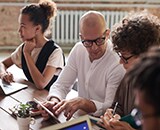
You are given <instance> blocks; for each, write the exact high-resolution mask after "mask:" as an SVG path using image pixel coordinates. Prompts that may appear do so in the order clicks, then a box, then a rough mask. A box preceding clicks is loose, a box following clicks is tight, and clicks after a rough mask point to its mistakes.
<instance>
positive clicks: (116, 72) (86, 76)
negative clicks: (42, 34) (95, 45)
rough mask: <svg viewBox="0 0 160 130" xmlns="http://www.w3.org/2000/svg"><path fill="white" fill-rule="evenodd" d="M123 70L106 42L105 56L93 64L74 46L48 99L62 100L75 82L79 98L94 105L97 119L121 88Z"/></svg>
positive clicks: (81, 50) (80, 46) (110, 44)
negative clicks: (76, 81) (56, 98)
mask: <svg viewBox="0 0 160 130" xmlns="http://www.w3.org/2000/svg"><path fill="white" fill-rule="evenodd" d="M124 74H125V70H124V68H123V66H122V65H120V64H119V57H118V55H117V54H116V53H115V52H114V51H113V49H112V43H110V41H108V45H107V50H106V52H105V54H104V55H103V56H102V57H101V58H100V59H97V60H94V61H93V62H91V61H90V59H89V55H88V52H87V50H86V48H85V47H84V46H83V44H82V43H81V42H79V43H76V45H75V46H74V47H73V49H72V51H71V52H70V54H69V57H68V62H67V65H66V66H65V68H64V70H62V72H61V74H60V76H59V78H58V80H57V81H56V82H55V83H54V84H53V85H52V86H51V88H50V92H49V96H48V98H49V97H50V96H56V97H58V98H59V99H64V98H65V97H66V95H67V94H68V92H69V91H70V90H71V88H72V86H73V84H74V82H75V80H76V79H78V96H80V97H83V98H86V99H89V100H91V101H93V102H94V103H95V105H96V108H97V111H96V112H95V113H94V114H95V115H97V116H99V115H101V114H103V113H104V112H105V111H106V109H107V108H109V107H110V106H111V104H112V102H113V99H114V96H115V92H116V90H117V87H118V86H119V84H120V81H121V80H122V78H123V76H124Z"/></svg>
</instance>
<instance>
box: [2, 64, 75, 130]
mask: <svg viewBox="0 0 160 130" xmlns="http://www.w3.org/2000/svg"><path fill="white" fill-rule="evenodd" d="M13 69H14V71H13V72H12V70H13ZM15 69H16V70H15ZM9 71H11V72H12V73H13V75H17V74H18V76H17V77H16V81H17V82H21V83H24V84H27V85H28V88H26V89H23V90H21V91H18V92H16V93H14V94H11V95H9V96H4V95H0V130H18V124H17V120H16V119H15V118H13V117H12V116H11V112H10V110H9V108H11V107H13V106H14V105H16V104H19V103H20V102H23V103H26V102H27V101H31V100H33V98H37V99H39V100H40V101H43V100H45V99H46V97H47V95H48V91H47V90H38V89H36V88H35V86H34V85H33V84H31V83H29V82H28V81H26V80H24V79H20V78H21V77H22V76H23V77H24V75H23V72H22V71H21V70H20V69H18V68H16V67H15V66H13V67H12V68H11V69H10V70H9ZM15 73H16V74H15ZM75 96H77V92H76V91H74V90H72V91H71V92H70V93H69V94H68V96H67V98H68V99H70V98H73V97H75ZM35 119H36V123H35V124H34V125H31V129H32V130H39V129H41V128H43V127H46V126H50V125H53V124H54V123H53V122H52V121H51V120H49V121H43V118H42V117H41V116H39V117H35ZM59 119H60V120H63V122H64V120H65V118H64V117H63V114H61V115H60V116H59Z"/></svg>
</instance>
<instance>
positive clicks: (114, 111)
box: [113, 102, 118, 115]
mask: <svg viewBox="0 0 160 130" xmlns="http://www.w3.org/2000/svg"><path fill="white" fill-rule="evenodd" d="M117 106H118V102H116V104H115V106H114V109H113V115H115V113H116V109H117Z"/></svg>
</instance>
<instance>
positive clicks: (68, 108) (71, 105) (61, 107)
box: [41, 97, 95, 120]
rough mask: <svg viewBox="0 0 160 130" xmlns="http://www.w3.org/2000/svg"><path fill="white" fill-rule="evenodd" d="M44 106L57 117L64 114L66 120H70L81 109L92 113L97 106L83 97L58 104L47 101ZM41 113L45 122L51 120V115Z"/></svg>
mask: <svg viewBox="0 0 160 130" xmlns="http://www.w3.org/2000/svg"><path fill="white" fill-rule="evenodd" d="M43 105H44V106H45V107H47V108H48V109H49V110H50V111H52V112H53V113H54V114H55V115H56V116H58V115H59V114H60V113H61V112H64V116H65V117H66V120H69V119H70V118H71V117H72V116H73V114H74V113H75V112H76V111H77V110H79V109H81V110H83V111H85V112H87V113H91V112H93V111H94V110H95V105H94V104H93V103H92V102H91V101H89V100H87V99H84V98H81V97H77V98H74V99H70V100H62V101H60V102H58V103H57V102H54V101H47V102H44V103H43ZM41 113H42V116H43V117H44V119H45V120H46V119H48V118H49V115H48V114H47V112H45V111H44V110H42V111H41Z"/></svg>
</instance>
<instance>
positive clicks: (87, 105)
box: [81, 99, 97, 113]
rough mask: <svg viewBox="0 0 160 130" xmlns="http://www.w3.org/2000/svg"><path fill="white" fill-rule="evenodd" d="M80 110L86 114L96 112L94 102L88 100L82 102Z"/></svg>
mask: <svg viewBox="0 0 160 130" xmlns="http://www.w3.org/2000/svg"><path fill="white" fill-rule="evenodd" d="M81 109H82V110H83V111H85V112H87V113H93V112H95V111H96V110H97V109H96V105H95V104H94V102H93V101H91V100H88V99H84V100H83V102H82V108H81Z"/></svg>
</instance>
